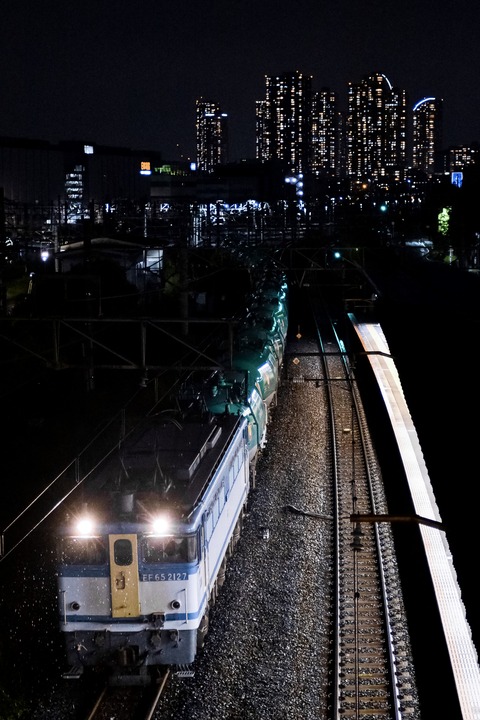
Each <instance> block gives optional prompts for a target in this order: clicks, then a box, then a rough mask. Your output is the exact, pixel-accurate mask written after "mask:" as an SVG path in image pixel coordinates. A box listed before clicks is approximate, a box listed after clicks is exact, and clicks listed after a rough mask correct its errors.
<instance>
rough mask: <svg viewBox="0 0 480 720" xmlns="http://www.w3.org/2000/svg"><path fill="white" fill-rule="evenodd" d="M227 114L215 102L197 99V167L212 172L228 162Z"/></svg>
mask: <svg viewBox="0 0 480 720" xmlns="http://www.w3.org/2000/svg"><path fill="white" fill-rule="evenodd" d="M227 123H228V116H227V114H226V113H222V112H221V110H220V106H219V105H218V103H216V102H209V101H206V100H203V99H202V98H201V99H200V100H197V103H196V132H197V169H198V170H202V171H204V172H213V170H214V169H215V167H216V166H217V165H222V164H224V163H226V162H228V125H227Z"/></svg>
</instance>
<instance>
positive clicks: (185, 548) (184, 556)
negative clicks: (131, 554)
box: [143, 535, 197, 563]
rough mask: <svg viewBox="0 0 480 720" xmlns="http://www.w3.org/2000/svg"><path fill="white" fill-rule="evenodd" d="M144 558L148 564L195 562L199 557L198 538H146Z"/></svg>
mask: <svg viewBox="0 0 480 720" xmlns="http://www.w3.org/2000/svg"><path fill="white" fill-rule="evenodd" d="M143 556H144V561H145V562H146V563H160V562H171V563H179V562H193V561H194V560H195V559H196V557H197V542H196V537H195V536H193V535H191V536H183V537H178V536H177V537H172V536H170V537H146V538H145V539H144V544H143Z"/></svg>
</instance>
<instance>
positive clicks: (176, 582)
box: [56, 282, 287, 684]
mask: <svg viewBox="0 0 480 720" xmlns="http://www.w3.org/2000/svg"><path fill="white" fill-rule="evenodd" d="M284 292H285V287H284V283H283V282H282V293H284ZM274 299H275V298H274ZM270 309H271V313H270V320H269V322H268V323H267V322H265V319H264V317H263V313H262V314H261V321H259V322H258V325H257V329H258V333H257V334H255V333H253V335H254V336H255V337H256V340H255V342H253V341H252V340H248V341H247V340H245V337H246V336H247V335H248V332H245V336H244V339H243V340H240V339H238V343H237V341H236V342H235V345H234V351H233V354H232V356H231V358H230V363H229V364H228V366H224V367H222V368H221V369H213V370H212V371H211V372H210V373H209V374H208V377H206V378H205V377H203V378H202V380H201V382H200V381H199V380H198V378H195V379H194V378H193V377H192V378H190V380H189V382H187V383H185V384H184V386H183V388H182V389H181V391H180V392H179V393H178V395H177V400H178V412H177V413H173V412H172V413H171V414H170V415H169V417H168V418H165V415H164V414H159V415H158V416H147V417H145V418H144V420H143V421H142V422H141V423H140V424H139V425H138V426H136V428H135V429H134V430H133V431H131V432H130V433H129V434H128V435H126V436H125V437H124V438H123V439H122V440H121V442H120V443H119V447H118V452H117V453H115V455H114V456H111V457H109V458H108V460H106V461H105V463H104V466H101V467H99V468H97V470H96V472H95V474H92V476H91V477H90V478H89V479H88V485H86V486H85V487H83V488H82V490H81V498H79V501H78V503H77V504H76V505H73V504H72V505H71V506H70V507H69V508H68V511H67V513H66V516H65V518H64V520H63V522H62V524H61V526H60V527H59V528H58V532H57V538H56V544H57V558H58V559H57V563H58V564H57V575H58V610H59V622H60V629H61V632H62V633H63V634H64V638H65V646H66V655H67V662H68V664H69V665H70V667H71V668H72V670H71V671H70V673H69V674H67V676H69V677H76V676H77V677H78V676H79V675H80V674H81V673H83V672H84V670H85V668H91V669H96V670H102V671H106V672H108V673H109V675H110V681H111V682H112V683H121V684H137V683H138V684H140V683H141V684H145V683H147V682H150V681H151V679H152V672H153V671H154V670H155V669H158V666H162V665H168V666H174V667H176V668H177V671H178V670H179V669H181V671H183V672H188V670H186V668H188V666H189V665H191V663H192V662H193V661H194V659H195V657H196V654H197V652H198V649H199V648H201V647H202V646H203V643H204V638H205V636H206V634H207V631H208V621H209V611H210V609H211V607H212V605H213V604H214V603H215V600H216V597H217V594H218V591H219V588H220V587H221V585H222V584H223V581H224V577H225V570H226V564H227V560H228V557H229V556H230V554H231V553H232V551H233V548H234V546H235V544H236V542H237V540H238V538H239V536H240V532H241V528H242V521H243V516H244V511H245V507H246V504H247V500H248V496H249V492H250V489H251V487H252V486H253V484H254V468H255V462H256V459H257V458H258V453H259V450H260V449H261V448H262V447H263V444H264V442H265V437H266V431H267V422H268V405H269V404H270V403H271V401H272V397H273V393H276V390H277V387H278V382H279V373H280V367H281V359H282V357H283V350H284V345H285V340H286V326H287V309H286V299H285V297H283V296H282V299H281V300H280V297H278V298H276V299H275V302H272V306H271V308H270ZM250 315H251V313H250ZM253 315H254V313H253ZM259 317H260V313H259ZM247 326H249V328H250V329H249V332H251V328H252V322H251V317H250V319H249V320H248V322H247V321H245V323H241V324H240V327H239V335H238V337H239V338H240V337H241V336H242V330H243V329H245V328H247ZM246 346H248V352H247V351H246ZM247 356H248V358H249V361H248V362H246V361H245V358H246V357H247ZM272 358H273V360H272ZM267 359H268V360H267ZM266 367H268V370H267V369H266Z"/></svg>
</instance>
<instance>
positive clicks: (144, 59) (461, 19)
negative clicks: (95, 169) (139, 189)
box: [0, 0, 480, 161]
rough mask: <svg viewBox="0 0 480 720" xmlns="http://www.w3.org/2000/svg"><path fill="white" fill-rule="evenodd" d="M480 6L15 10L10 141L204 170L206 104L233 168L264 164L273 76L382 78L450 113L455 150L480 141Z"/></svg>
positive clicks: (142, 2) (343, 80) (59, 4)
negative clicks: (104, 150) (220, 122)
mask: <svg viewBox="0 0 480 720" xmlns="http://www.w3.org/2000/svg"><path fill="white" fill-rule="evenodd" d="M479 30H480V4H479V3H476V2H472V0H468V1H467V0H455V2H453V1H452V0H450V1H449V2H445V1H444V2H438V0H402V1H401V2H400V1H395V2H392V1H391V0H384V1H380V0H365V2H358V0H357V1H356V2H354V1H353V0H335V1H333V2H329V3H325V2H322V1H321V0H290V2H286V1H285V0H225V1H224V2H220V0H202V1H200V0H176V1H175V2H173V1H171V0H170V1H169V0H115V2H107V1H106V0H40V1H39V0H35V1H33V0H27V1H25V0H24V1H23V2H22V0H10V2H8V3H6V2H4V3H2V9H1V16H0V47H1V65H0V68H1V69H0V91H1V103H0V135H3V136H13V137H30V138H38V139H44V140H49V141H51V142H58V141H60V140H85V141H87V140H88V141H90V142H94V143H98V144H104V145H113V146H121V147H129V148H132V149H149V150H157V151H160V152H161V153H163V156H164V158H165V159H171V160H174V159H179V158H180V157H183V158H192V159H193V158H194V153H195V101H196V99H197V98H199V97H203V98H205V99H207V100H215V101H217V102H218V103H220V106H221V109H222V111H223V112H226V113H227V114H228V116H229V133H230V160H232V161H235V160H238V159H240V158H242V157H248V158H252V157H254V155H255V149H254V130H255V100H258V99H262V98H263V97H264V96H265V75H270V74H272V75H274V74H281V73H284V72H289V71H294V70H300V71H302V72H303V73H306V74H310V75H312V76H313V86H314V89H320V88H322V87H329V88H330V89H332V90H335V91H337V92H338V93H339V97H340V106H341V108H342V109H346V100H347V86H348V82H349V81H352V82H359V81H360V80H361V79H362V78H363V77H364V76H366V75H369V74H370V73H372V72H382V73H384V74H385V75H386V76H387V78H388V79H389V80H390V82H391V83H392V84H393V85H394V86H397V87H400V88H404V89H405V90H406V91H407V93H408V98H409V105H410V106H413V105H414V104H415V103H416V102H418V101H419V100H421V99H422V98H424V97H430V96H434V97H441V98H443V100H444V143H443V144H444V146H445V147H448V146H449V145H458V144H468V143H471V142H472V141H475V140H480V82H479V78H480V49H479V48H480V44H479Z"/></svg>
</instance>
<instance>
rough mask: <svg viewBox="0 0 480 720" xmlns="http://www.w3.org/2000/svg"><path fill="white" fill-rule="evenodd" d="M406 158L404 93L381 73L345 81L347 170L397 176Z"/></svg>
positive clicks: (365, 175) (367, 175) (352, 173)
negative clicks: (360, 79)
mask: <svg viewBox="0 0 480 720" xmlns="http://www.w3.org/2000/svg"><path fill="white" fill-rule="evenodd" d="M406 161H407V97H406V92H405V90H400V89H398V88H394V87H393V86H392V85H391V83H390V81H389V80H388V79H387V77H386V76H385V75H383V74H382V73H373V74H372V75H369V76H368V77H365V78H364V79H363V80H362V81H361V82H360V83H359V84H354V83H349V85H348V119H347V172H348V174H349V175H350V176H351V177H354V178H359V179H374V180H377V181H378V180H382V179H383V178H390V179H392V178H399V177H400V176H401V175H402V173H403V171H404V169H405V166H406Z"/></svg>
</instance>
